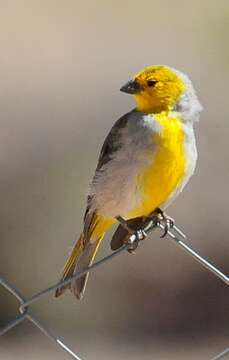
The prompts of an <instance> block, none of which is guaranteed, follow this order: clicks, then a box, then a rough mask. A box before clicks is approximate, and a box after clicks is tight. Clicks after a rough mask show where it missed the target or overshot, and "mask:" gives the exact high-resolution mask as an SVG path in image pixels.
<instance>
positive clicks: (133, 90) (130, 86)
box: [120, 80, 142, 94]
mask: <svg viewBox="0 0 229 360" xmlns="http://www.w3.org/2000/svg"><path fill="white" fill-rule="evenodd" d="M141 90H142V86H141V85H140V84H139V83H138V82H137V80H130V81H128V82H127V83H126V84H125V85H123V86H122V87H121V89H120V91H122V92H125V93H127V94H137V93H139V92H140V91H141Z"/></svg>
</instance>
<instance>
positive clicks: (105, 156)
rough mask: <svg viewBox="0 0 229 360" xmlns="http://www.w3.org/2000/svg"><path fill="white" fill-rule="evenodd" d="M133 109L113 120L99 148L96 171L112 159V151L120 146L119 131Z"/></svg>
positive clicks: (123, 126)
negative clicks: (113, 122)
mask: <svg viewBox="0 0 229 360" xmlns="http://www.w3.org/2000/svg"><path fill="white" fill-rule="evenodd" d="M133 111H134V110H133ZM133 111H131V112H129V113H127V114H125V115H124V116H122V117H121V118H120V119H118V120H117V121H116V122H115V124H114V125H113V127H112V128H111V130H110V132H109V134H108V135H107V137H106V139H105V141H104V143H103V146H102V149H101V152H100V155H99V160H98V165H97V167H96V171H97V170H100V169H101V168H102V166H103V165H105V164H106V163H108V162H109V161H110V160H111V159H112V157H113V155H114V153H115V152H116V151H117V150H118V149H119V148H120V146H121V139H120V132H121V131H122V129H123V128H125V126H126V124H127V121H128V119H129V117H130V115H131V114H132V112H133Z"/></svg>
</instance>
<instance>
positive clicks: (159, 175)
mask: <svg viewBox="0 0 229 360" xmlns="http://www.w3.org/2000/svg"><path fill="white" fill-rule="evenodd" d="M154 119H155V120H156V121H157V122H158V123H159V125H160V127H161V131H160V132H158V133H156V134H154V135H152V136H153V138H152V141H153V143H154V144H155V145H156V150H155V152H154V153H153V154H152V152H151V153H150V152H149V153H146V154H145V155H146V156H147V157H148V158H149V159H150V162H149V163H150V165H149V166H147V167H146V168H145V169H144V170H143V171H142V172H141V173H140V174H139V175H138V176H137V178H136V186H137V190H138V192H139V193H140V204H139V207H138V208H136V209H133V211H131V214H129V216H130V217H137V216H144V215H145V216H146V215H148V214H149V213H151V212H152V211H154V210H155V209H156V208H158V207H160V206H162V205H163V204H164V203H165V202H166V201H167V200H168V199H169V197H170V196H171V194H172V193H173V192H174V191H175V190H176V189H177V188H178V187H179V185H180V184H181V183H182V180H183V179H184V177H185V173H186V152H185V146H184V141H185V134H184V131H183V127H182V122H181V120H180V119H178V118H174V117H169V116H168V113H161V114H158V115H154Z"/></svg>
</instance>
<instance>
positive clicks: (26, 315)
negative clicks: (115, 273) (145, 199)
mask: <svg viewBox="0 0 229 360" xmlns="http://www.w3.org/2000/svg"><path fill="white" fill-rule="evenodd" d="M120 221H121V223H123V219H121V218H120ZM125 227H126V228H127V229H128V226H127V225H126V224H125ZM157 227H159V228H161V229H162V230H164V231H165V230H166V225H165V224H163V222H154V221H153V220H152V221H151V222H150V223H149V224H148V225H147V226H146V227H145V229H144V233H145V234H148V233H149V232H151V231H152V230H154V229H155V228H157ZM129 230H130V234H132V235H131V236H130V239H129V242H128V243H127V244H125V245H123V246H122V247H121V248H120V249H118V250H117V251H115V252H113V253H112V254H110V255H107V256H105V257H104V258H102V259H101V260H99V261H97V262H96V263H94V264H93V265H91V266H89V267H87V268H85V269H83V270H82V271H79V272H77V273H76V274H74V275H73V276H72V277H71V278H69V279H67V280H65V281H60V282H58V283H56V284H54V285H51V286H50V287H48V288H46V289H44V290H42V291H40V292H38V293H36V294H35V295H33V296H32V297H31V298H29V299H27V300H26V299H25V298H24V297H23V296H22V295H21V293H20V292H19V290H18V289H16V288H15V287H14V286H12V285H11V284H10V283H9V282H8V281H7V280H6V279H4V278H3V277H0V285H2V286H3V287H4V288H5V289H7V290H8V291H9V292H10V293H11V294H12V295H13V296H15V297H16V298H17V300H18V301H19V303H20V306H19V312H20V315H18V316H17V317H16V318H15V319H14V320H12V321H10V322H9V323H8V324H6V325H5V326H4V327H3V328H2V329H0V336H1V335H4V334H5V333H7V332H8V331H9V330H11V329H12V328H14V327H15V326H17V325H18V324H20V323H21V322H22V321H24V320H25V319H27V320H29V321H30V322H32V323H33V324H34V325H35V326H36V327H37V328H38V329H39V330H40V331H41V332H42V333H43V334H45V335H46V336H47V337H48V338H49V339H51V340H53V341H55V343H56V344H57V345H58V346H59V347H61V348H62V349H63V350H64V351H65V352H66V353H67V354H68V355H69V356H71V357H72V358H74V359H77V360H82V359H81V358H80V357H79V355H77V354H76V353H75V352H74V351H73V350H71V349H70V348H69V347H68V346H67V345H65V343H64V342H62V341H61V340H60V339H59V338H57V337H56V336H55V335H54V334H53V333H52V332H51V331H50V330H49V329H48V328H47V327H46V326H45V325H43V324H42V323H41V322H40V320H38V319H37V318H36V317H35V316H34V315H32V314H31V312H30V311H29V307H30V305H32V304H33V303H34V302H36V301H38V300H39V299H40V298H42V297H43V296H45V295H47V294H48V293H50V292H51V291H54V290H56V289H57V288H59V287H60V286H63V285H66V284H69V283H70V282H71V281H72V279H78V278H80V277H81V276H83V275H85V274H86V273H87V272H89V271H93V270H95V269H97V268H98V267H99V266H101V265H103V264H105V263H106V262H108V261H110V260H112V259H113V258H115V257H116V256H118V255H120V254H121V253H123V252H124V251H125V250H131V251H132V250H133V248H134V249H135V248H136V247H137V246H138V243H139V242H140V239H139V238H138V234H137V233H133V231H132V230H131V229H129ZM167 235H168V236H169V237H170V238H171V239H172V240H174V241H175V243H176V244H177V245H179V246H180V247H181V248H182V249H183V250H184V251H185V252H186V253H187V254H188V255H190V256H192V257H193V258H194V259H195V260H196V261H198V262H199V263H200V264H201V265H202V266H203V267H205V268H206V269H207V270H209V271H210V272H211V273H212V274H214V275H215V276H217V277H218V278H219V279H220V280H222V281H223V282H224V283H225V284H226V285H229V277H228V276H227V275H225V274H224V273H223V272H222V271H220V270H219V269H218V268H216V267H215V266H214V265H213V264H211V263H209V262H208V261H207V260H206V259H204V258H203V257H201V256H200V255H199V254H198V253H197V252H196V251H194V250H193V249H192V248H191V247H190V246H188V245H187V244H186V243H184V242H183V241H182V240H181V238H183V239H186V235H185V234H184V233H183V232H182V231H181V230H180V229H179V228H178V227H177V226H173V227H172V228H171V229H169V230H168V231H167ZM133 245H134V247H133ZM226 356H228V357H229V348H228V349H226V350H224V351H223V352H221V353H220V354H218V355H216V356H215V357H214V358H213V359H212V360H219V359H223V358H224V359H225V357H226Z"/></svg>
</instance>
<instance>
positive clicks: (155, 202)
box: [56, 65, 202, 299]
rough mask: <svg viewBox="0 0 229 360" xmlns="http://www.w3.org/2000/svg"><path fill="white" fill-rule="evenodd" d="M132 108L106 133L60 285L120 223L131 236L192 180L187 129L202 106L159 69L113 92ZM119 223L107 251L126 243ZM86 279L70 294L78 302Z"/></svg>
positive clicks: (184, 84) (181, 82)
mask: <svg viewBox="0 0 229 360" xmlns="http://www.w3.org/2000/svg"><path fill="white" fill-rule="evenodd" d="M120 90H121V91H122V92H125V93H127V94H131V95H133V97H134V100H135V102H136V107H135V108H134V109H133V110H131V111H130V112H128V113H127V114H125V115H124V116H122V117H121V118H120V119H119V120H118V121H116V123H115V124H114V126H113V127H112V129H111V130H110V132H109V134H108V135H107V137H106V139H105V141H104V144H103V146H102V149H101V153H100V156H99V160H98V165H97V167H96V170H95V174H94V177H93V178H92V181H91V184H90V190H89V194H88V198H87V206H86V212H85V216H84V226H83V231H82V233H81V235H80V236H79V239H78V240H77V241H76V243H75V246H74V248H73V250H72V253H71V255H70V256H69V258H68V260H67V263H66V265H65V267H64V270H63V275H62V280H66V279H68V278H69V277H71V276H72V275H73V274H75V273H76V272H78V271H80V270H82V269H85V268H86V267H88V266H89V265H91V264H92V263H93V261H94V259H95V256H96V253H97V251H98V249H99V246H100V244H101V242H102V240H103V238H104V235H105V233H106V232H107V231H108V230H109V229H110V227H111V226H112V225H113V224H115V223H117V219H118V218H119V217H122V218H123V219H125V220H126V221H127V223H128V226H130V227H131V226H132V228H133V229H134V230H137V229H141V225H142V224H144V222H145V219H146V218H147V217H148V216H149V215H150V214H152V213H153V212H154V211H155V210H156V209H161V211H164V210H165V209H166V208H167V207H168V205H169V204H171V203H172V202H173V201H174V199H175V198H176V197H177V196H178V194H179V193H180V192H181V191H182V190H183V188H184V187H185V185H186V184H187V182H188V181H189V179H190V177H191V176H192V175H193V173H194V170H195V167H196V161H197V149H196V141H195V135H194V130H193V124H194V122H196V121H198V119H199V114H200V112H201V110H202V106H201V104H200V102H199V100H198V98H197V95H196V93H195V90H194V88H193V85H192V82H191V81H190V79H189V78H188V76H187V75H185V74H183V73H182V72H180V71H178V70H175V69H173V68H171V67H169V66H165V65H153V66H148V67H146V68H144V69H143V70H142V71H140V72H139V73H137V74H136V75H135V76H134V77H133V78H132V80H130V81H129V82H127V83H126V84H125V85H124V86H123V87H121V89H120ZM127 235H128V234H127V230H126V229H123V228H122V226H121V225H119V227H118V228H117V230H116V233H115V234H114V236H113V239H112V241H111V248H112V250H116V249H118V248H119V247H120V246H122V245H123V243H124V242H125V240H126V236H127ZM87 279H88V274H87V275H84V276H83V277H81V278H79V279H77V280H75V279H73V280H72V281H71V283H70V284H69V285H65V286H62V287H60V288H58V289H57V290H56V296H59V295H61V294H62V293H63V292H64V291H65V290H66V289H67V288H69V289H70V290H71V291H72V293H73V294H74V295H75V296H76V298H78V299H81V298H82V296H83V294H84V291H85V287H86V283H87Z"/></svg>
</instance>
